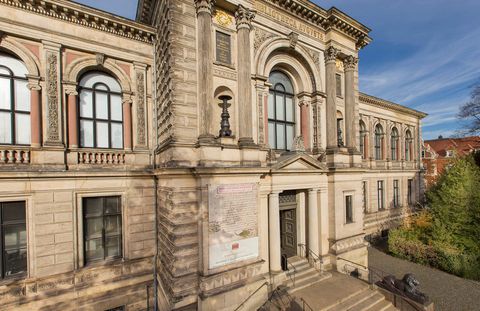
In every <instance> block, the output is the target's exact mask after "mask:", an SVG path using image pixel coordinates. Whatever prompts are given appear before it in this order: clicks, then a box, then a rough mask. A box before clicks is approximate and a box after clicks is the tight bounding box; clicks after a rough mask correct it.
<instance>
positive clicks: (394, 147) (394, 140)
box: [390, 127, 399, 161]
mask: <svg viewBox="0 0 480 311" xmlns="http://www.w3.org/2000/svg"><path fill="white" fill-rule="evenodd" d="M398 138H399V136H398V130H397V128H396V127H394V128H393V129H392V133H391V136H390V149H391V158H392V161H396V160H398Z"/></svg>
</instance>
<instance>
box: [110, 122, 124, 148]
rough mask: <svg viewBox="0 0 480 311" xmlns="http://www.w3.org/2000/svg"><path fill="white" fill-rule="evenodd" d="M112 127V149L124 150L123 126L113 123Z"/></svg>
mask: <svg viewBox="0 0 480 311" xmlns="http://www.w3.org/2000/svg"><path fill="white" fill-rule="evenodd" d="M110 126H111V127H112V148H123V124H121V123H111V124H110Z"/></svg>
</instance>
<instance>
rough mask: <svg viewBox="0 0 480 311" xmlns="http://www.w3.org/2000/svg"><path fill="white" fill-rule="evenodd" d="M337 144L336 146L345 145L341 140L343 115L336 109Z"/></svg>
mask: <svg viewBox="0 0 480 311" xmlns="http://www.w3.org/2000/svg"><path fill="white" fill-rule="evenodd" d="M337 145H338V147H343V146H345V143H344V140H343V115H342V112H340V111H338V110H337Z"/></svg>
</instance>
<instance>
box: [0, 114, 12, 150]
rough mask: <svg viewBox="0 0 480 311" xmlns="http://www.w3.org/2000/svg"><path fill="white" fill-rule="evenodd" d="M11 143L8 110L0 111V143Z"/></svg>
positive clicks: (10, 125)
mask: <svg viewBox="0 0 480 311" xmlns="http://www.w3.org/2000/svg"><path fill="white" fill-rule="evenodd" d="M11 143H12V120H11V115H10V113H8V112H0V144H11Z"/></svg>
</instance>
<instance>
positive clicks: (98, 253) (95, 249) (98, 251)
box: [85, 239, 103, 261]
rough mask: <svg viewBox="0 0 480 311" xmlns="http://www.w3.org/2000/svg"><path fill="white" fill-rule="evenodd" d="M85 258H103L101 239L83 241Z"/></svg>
mask: <svg viewBox="0 0 480 311" xmlns="http://www.w3.org/2000/svg"><path fill="white" fill-rule="evenodd" d="M85 256H86V260H87V261H88V260H94V259H103V242H102V239H94V240H89V241H85Z"/></svg>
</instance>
